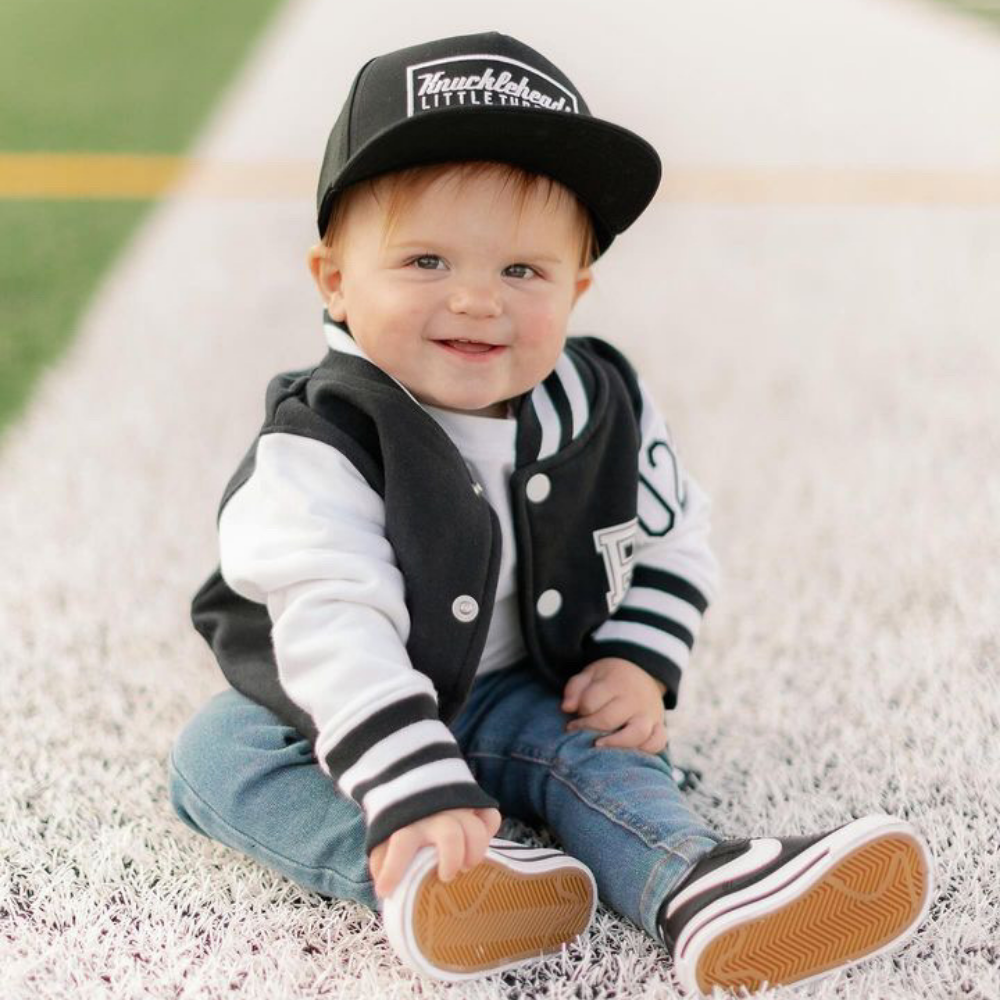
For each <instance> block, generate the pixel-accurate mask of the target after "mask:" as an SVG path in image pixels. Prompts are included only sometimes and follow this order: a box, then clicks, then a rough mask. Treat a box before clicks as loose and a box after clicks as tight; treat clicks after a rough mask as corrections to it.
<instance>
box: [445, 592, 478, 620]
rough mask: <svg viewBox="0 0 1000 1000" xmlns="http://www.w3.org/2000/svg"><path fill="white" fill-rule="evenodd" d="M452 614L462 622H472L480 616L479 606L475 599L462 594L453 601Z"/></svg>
mask: <svg viewBox="0 0 1000 1000" xmlns="http://www.w3.org/2000/svg"><path fill="white" fill-rule="evenodd" d="M451 613H452V614H453V615H454V616H455V617H456V618H457V619H458V620H459V621H460V622H471V621H472V620H473V619H474V618H475V617H476V615H478V614H479V605H478V604H477V603H476V599H475V598H474V597H469V595H468V594H460V595H459V596H458V597H456V598H455V600H454V601H452V604H451Z"/></svg>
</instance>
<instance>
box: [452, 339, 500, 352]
mask: <svg viewBox="0 0 1000 1000" xmlns="http://www.w3.org/2000/svg"><path fill="white" fill-rule="evenodd" d="M438 343H439V344H441V346H442V347H450V348H451V349H452V350H453V351H459V352H460V353H462V354H489V352H490V351H502V350H503V347H502V346H500V345H498V344H486V343H483V342H482V341H480V340H439V341H438Z"/></svg>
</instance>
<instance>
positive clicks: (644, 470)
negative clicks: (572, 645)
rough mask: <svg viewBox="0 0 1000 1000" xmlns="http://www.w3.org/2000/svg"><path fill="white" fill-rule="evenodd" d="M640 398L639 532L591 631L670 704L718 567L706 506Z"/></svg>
mask: <svg viewBox="0 0 1000 1000" xmlns="http://www.w3.org/2000/svg"><path fill="white" fill-rule="evenodd" d="M639 386H640V389H641V391H642V401H643V408H642V416H641V432H642V445H641V447H640V450H639V476H640V479H639V506H638V528H637V532H636V536H635V552H634V562H633V569H632V576H631V581H630V584H629V586H628V589H627V591H626V593H625V596H624V598H623V600H622V602H621V604H620V605H619V606H618V607H617V609H616V610H615V612H614V614H613V615H612V616H611V617H610V618H609V619H608V621H606V622H605V623H604V624H603V625H601V626H600V627H599V628H597V629H595V630H594V633H593V636H592V639H593V642H594V643H595V648H597V649H598V651H601V652H603V654H604V655H606V656H622V657H623V658H625V659H632V660H634V661H635V662H636V663H638V664H639V665H640V666H642V667H643V668H644V669H646V670H648V671H649V672H650V673H651V674H653V675H654V676H655V677H657V678H658V679H659V680H662V681H663V682H664V683H665V684H666V685H667V692H666V694H665V696H664V700H665V703H666V706H667V707H668V708H673V707H674V706H675V705H676V703H677V691H678V688H679V685H680V679H681V675H682V673H683V672H684V669H685V668H686V667H687V665H688V661H689V660H690V658H691V651H692V648H693V646H694V642H695V639H696V638H697V635H698V632H699V630H700V628H701V623H702V619H703V616H704V614H705V611H706V609H707V608H708V605H709V604H710V603H711V602H712V601H713V600H714V599H715V596H716V593H717V590H718V585H719V567H718V562H717V561H716V558H715V555H714V554H713V552H712V550H711V548H710V546H709V541H708V538H709V514H710V511H711V501H710V499H709V498H708V496H707V495H706V494H705V492H704V491H703V490H702V489H701V487H700V486H699V485H698V484H697V483H696V482H695V480H694V479H693V478H692V477H691V476H690V474H689V473H688V472H687V471H686V470H685V469H684V468H683V466H682V465H681V463H680V460H679V458H678V455H677V450H676V448H675V446H674V443H673V439H672V435H671V434H670V432H669V430H668V429H667V426H666V424H665V422H664V420H663V417H662V416H661V415H660V412H659V410H658V408H657V406H656V404H655V402H654V400H653V397H652V395H651V393H650V391H649V388H648V387H647V385H646V384H645V382H644V381H643V380H642V379H641V378H640V379H639Z"/></svg>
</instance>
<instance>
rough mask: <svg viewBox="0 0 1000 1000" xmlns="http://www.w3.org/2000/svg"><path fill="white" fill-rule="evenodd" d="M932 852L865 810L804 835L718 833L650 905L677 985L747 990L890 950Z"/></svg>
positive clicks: (911, 921)
mask: <svg viewBox="0 0 1000 1000" xmlns="http://www.w3.org/2000/svg"><path fill="white" fill-rule="evenodd" d="M932 881H933V879H932V875H931V855H930V852H929V851H928V849H927V846H926V845H925V843H924V841H923V840H922V838H921V837H920V835H919V834H918V833H917V832H916V830H914V828H913V827H912V826H911V825H910V824H909V823H907V822H905V821H903V820H899V819H895V818H893V817H892V816H881V815H875V816H865V817H864V818H862V819H858V820H855V821H854V822H852V823H847V824H846V825H844V826H841V827H838V828H837V829H836V830H832V831H830V832H828V833H821V834H819V835H817V836H813V837H782V838H780V839H779V838H771V837H762V838H757V839H753V840H738V841H724V842H722V843H721V844H719V845H717V846H716V847H715V848H713V850H712V851H710V852H709V853H708V854H707V855H706V856H705V857H703V858H701V859H700V860H699V861H698V863H697V864H696V865H695V867H694V868H693V869H692V871H691V872H690V873H689V874H688V876H687V877H686V878H685V880H684V881H683V882H682V883H681V885H680V886H678V888H677V890H676V891H675V892H673V893H672V894H671V895H670V896H669V897H668V898H667V899H666V900H665V901H664V903H663V904H662V906H661V907H660V912H659V914H658V915H657V925H658V927H659V930H660V934H661V936H662V937H663V941H664V944H666V946H667V948H668V949H669V951H670V954H671V956H672V957H673V960H674V973H675V976H676V978H677V980H678V983H679V984H680V986H681V988H682V989H683V990H685V991H686V992H691V993H696V994H697V993H699V992H701V993H704V994H708V993H711V992H712V990H713V988H714V987H716V986H720V987H722V988H723V989H727V990H732V991H739V990H740V989H741V988H742V989H745V990H747V991H748V992H754V991H756V990H759V989H761V988H763V987H764V986H766V985H770V986H777V985H779V984H788V983H803V982H808V981H811V980H814V979H819V978H821V977H823V976H826V975H829V974H830V973H831V972H835V971H836V970H837V969H842V968H844V967H845V966H848V965H853V964H854V963H855V962H858V961H860V960H861V959H863V958H868V957H870V956H872V955H877V954H880V953H881V952H884V951H889V950H892V949H893V948H895V947H896V946H897V945H899V944H900V943H901V942H902V941H903V939H905V938H906V937H908V936H909V935H910V934H911V933H912V932H913V931H914V930H916V928H917V926H918V925H919V924H920V922H921V921H922V920H923V919H924V917H925V916H926V914H927V910H928V907H929V906H930V899H931V886H932Z"/></svg>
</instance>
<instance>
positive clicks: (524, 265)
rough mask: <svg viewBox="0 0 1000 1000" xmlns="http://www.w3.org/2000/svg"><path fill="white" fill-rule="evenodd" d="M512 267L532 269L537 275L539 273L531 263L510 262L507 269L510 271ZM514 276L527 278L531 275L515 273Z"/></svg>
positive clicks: (524, 269)
mask: <svg viewBox="0 0 1000 1000" xmlns="http://www.w3.org/2000/svg"><path fill="white" fill-rule="evenodd" d="M512 269H513V270H522V271H530V272H531V273H532V274H534V275H535V276H536V277H537V275H538V272H537V271H536V270H535V269H534V268H533V267H532V266H531V265H530V264H509V265H508V266H507V268H506V270H508V271H510V270H512ZM513 277H515V278H527V277H529V276H528V275H527V274H515V275H513Z"/></svg>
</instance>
